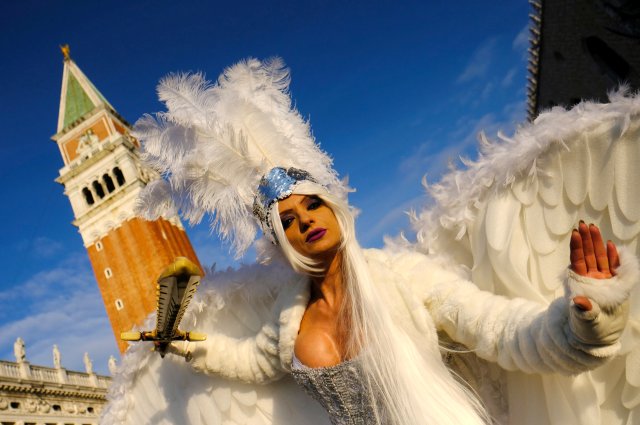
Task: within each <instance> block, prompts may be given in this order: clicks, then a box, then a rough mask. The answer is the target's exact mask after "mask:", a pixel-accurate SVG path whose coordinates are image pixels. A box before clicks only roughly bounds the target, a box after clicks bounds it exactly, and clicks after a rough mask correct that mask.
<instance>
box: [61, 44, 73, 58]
mask: <svg viewBox="0 0 640 425" xmlns="http://www.w3.org/2000/svg"><path fill="white" fill-rule="evenodd" d="M60 50H61V51H62V55H63V56H64V60H66V61H68V60H70V59H71V49H70V48H69V45H68V44H63V45H62V46H60Z"/></svg>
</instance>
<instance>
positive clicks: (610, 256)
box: [570, 221, 620, 311]
mask: <svg viewBox="0 0 640 425" xmlns="http://www.w3.org/2000/svg"><path fill="white" fill-rule="evenodd" d="M570 250H571V269H572V270H573V271H574V272H575V273H577V274H579V275H580V276H585V277H590V278H593V279H609V278H611V277H613V276H615V275H616V271H615V270H616V268H618V266H620V257H619V255H618V250H617V248H616V245H615V244H614V243H613V242H611V241H607V245H606V248H605V244H604V242H603V240H602V235H601V234H600V229H598V227H597V226H596V225H594V224H590V225H589V226H587V225H586V224H585V222H584V221H580V224H579V225H578V229H573V232H572V233H571V243H570ZM573 302H574V304H575V305H576V306H577V307H578V308H579V309H581V310H584V311H590V310H591V309H592V308H593V306H592V304H591V301H589V298H587V297H584V296H578V297H575V298H574V299H573Z"/></svg>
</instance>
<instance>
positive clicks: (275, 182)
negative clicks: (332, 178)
mask: <svg viewBox="0 0 640 425" xmlns="http://www.w3.org/2000/svg"><path fill="white" fill-rule="evenodd" d="M305 180H306V181H310V182H314V183H317V181H316V180H315V179H314V178H313V177H311V174H309V173H307V172H306V171H304V170H300V169H298V168H293V167H292V168H289V169H284V168H282V167H275V168H272V169H271V170H270V171H269V172H268V173H267V174H265V175H264V176H262V179H260V184H259V185H258V192H257V193H256V197H255V199H254V200H253V214H254V215H255V216H256V217H257V218H258V220H260V223H261V224H262V229H263V230H264V232H265V235H268V236H269V237H270V238H271V240H272V242H274V243H276V238H275V234H274V232H273V228H272V227H271V217H270V214H271V206H272V205H273V203H274V202H276V201H280V200H282V199H284V198H287V197H288V196H289V195H291V194H292V193H293V189H295V187H296V185H297V184H298V183H300V182H301V181H305Z"/></svg>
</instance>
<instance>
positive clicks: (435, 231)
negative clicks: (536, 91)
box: [415, 93, 640, 425]
mask: <svg viewBox="0 0 640 425" xmlns="http://www.w3.org/2000/svg"><path fill="white" fill-rule="evenodd" d="M500 138H501V141H499V142H494V143H492V142H488V141H487V140H486V138H484V136H481V139H482V140H481V145H482V146H481V154H480V156H479V159H478V160H477V161H475V162H468V163H467V164H466V165H467V168H466V169H465V170H460V171H452V172H451V173H450V174H448V175H447V176H446V177H444V179H443V180H442V181H441V183H439V184H438V185H435V186H433V187H431V188H430V190H431V193H432V195H433V197H434V199H435V204H434V205H433V206H432V207H431V208H429V209H427V210H425V211H423V212H422V213H421V214H420V215H419V216H416V217H415V225H416V228H417V230H418V243H417V246H418V249H420V250H422V251H425V252H432V253H433V252H435V253H444V254H448V255H453V256H454V257H455V259H456V261H457V262H459V263H461V264H465V265H466V266H468V267H469V269H470V272H471V275H472V280H473V281H474V282H475V283H476V284H477V285H478V286H479V287H481V288H482V289H485V290H488V291H492V292H494V293H497V294H502V295H506V296H510V297H516V296H518V297H524V298H528V299H531V300H535V301H539V302H547V303H548V302H549V301H551V300H552V299H554V298H556V297H558V296H560V295H561V294H562V285H561V281H560V275H561V272H562V271H563V269H565V268H566V267H567V265H568V264H569V248H568V247H569V238H570V234H571V230H572V229H573V228H574V227H575V226H576V225H577V222H578V220H580V219H582V220H585V221H586V222H588V223H589V222H592V223H596V224H597V225H598V226H600V228H601V230H602V233H603V235H605V237H608V238H611V239H612V240H613V241H614V242H615V243H616V244H618V245H626V246H629V247H630V248H631V249H633V250H634V252H635V253H636V255H637V254H638V253H639V252H640V251H639V250H640V248H639V247H638V233H639V232H640V187H639V185H640V95H636V96H631V97H626V96H625V95H624V93H618V94H613V95H611V102H610V103H608V104H595V103H590V102H584V103H580V104H579V105H577V106H575V107H574V108H573V109H571V110H569V111H566V110H564V109H562V108H554V109H552V110H551V111H549V112H545V113H542V114H541V115H540V116H539V117H538V118H537V119H536V120H535V121H534V122H533V124H527V125H525V126H523V127H521V128H519V129H518V131H517V132H516V134H515V135H514V136H513V138H507V137H504V136H502V135H501V136H500ZM622 344H623V348H622V352H621V355H620V356H619V357H617V358H615V359H613V360H612V361H611V362H609V363H608V364H606V365H605V366H603V367H601V368H598V369H596V370H594V371H592V372H589V373H584V374H581V375H579V376H576V377H570V378H568V377H560V376H555V375H548V376H533V375H526V374H523V373H506V381H507V382H506V384H507V387H508V390H507V392H508V393H507V394H505V395H504V396H505V397H507V398H508V402H509V405H510V409H509V422H510V423H514V424H543V423H553V424H559V423H572V424H577V423H580V424H608V425H609V424H638V423H640V293H639V291H638V290H636V291H634V292H633V293H632V295H631V314H630V320H629V323H628V325H627V328H626V330H625V333H624V335H623V337H622Z"/></svg>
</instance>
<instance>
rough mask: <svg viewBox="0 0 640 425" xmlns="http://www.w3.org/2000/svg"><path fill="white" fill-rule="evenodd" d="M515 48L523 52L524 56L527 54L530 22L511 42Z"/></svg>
mask: <svg viewBox="0 0 640 425" xmlns="http://www.w3.org/2000/svg"><path fill="white" fill-rule="evenodd" d="M511 47H512V48H513V50H515V51H517V52H521V54H522V55H523V57H526V55H527V49H528V48H529V24H528V23H527V24H526V25H525V26H524V27H522V29H521V30H520V32H519V33H518V34H517V35H516V37H515V38H514V39H513V42H512V43H511Z"/></svg>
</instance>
